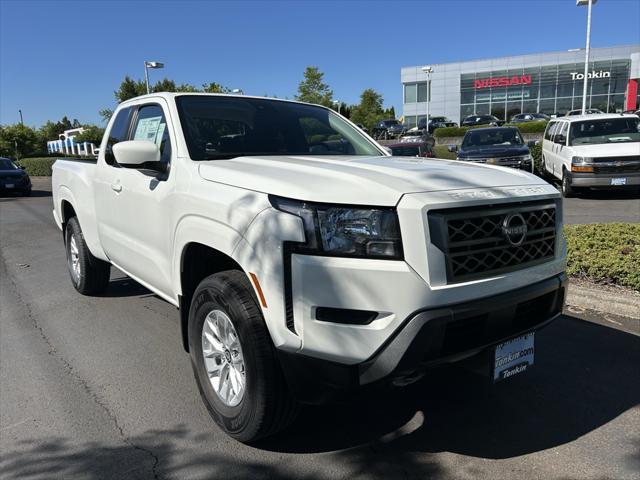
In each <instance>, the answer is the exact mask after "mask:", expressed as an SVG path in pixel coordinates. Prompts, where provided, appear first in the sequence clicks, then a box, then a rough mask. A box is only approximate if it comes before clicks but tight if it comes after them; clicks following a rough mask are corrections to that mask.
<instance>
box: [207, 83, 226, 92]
mask: <svg viewBox="0 0 640 480" xmlns="http://www.w3.org/2000/svg"><path fill="white" fill-rule="evenodd" d="M202 91H203V92H204V93H229V92H231V90H230V89H228V88H227V87H224V86H222V85H220V84H219V83H216V82H211V83H203V84H202Z"/></svg>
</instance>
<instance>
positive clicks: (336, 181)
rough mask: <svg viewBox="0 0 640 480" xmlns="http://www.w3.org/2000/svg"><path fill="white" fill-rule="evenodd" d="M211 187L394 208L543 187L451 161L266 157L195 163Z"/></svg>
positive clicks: (508, 172)
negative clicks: (426, 197) (470, 192)
mask: <svg viewBox="0 0 640 480" xmlns="http://www.w3.org/2000/svg"><path fill="white" fill-rule="evenodd" d="M198 168H199V173H200V176H201V177H202V178H203V179H205V180H208V181H211V182H219V183H224V184H227V185H233V186H236V187H240V188H245V189H248V190H254V191H258V192H264V193H269V194H273V195H278V196H283V197H288V198H295V199H298V200H307V201H312V202H330V203H345V204H360V205H379V206H391V205H395V204H396V203H397V202H398V201H399V200H400V198H401V197H402V195H403V194H406V193H416V192H437V191H445V190H458V189H479V188H482V189H484V188H488V187H506V186H521V185H540V184H543V185H544V184H545V182H544V181H543V180H542V179H540V178H538V177H536V176H534V175H531V174H529V173H526V172H523V171H520V170H514V169H510V168H503V167H495V166H490V165H484V164H473V163H465V162H458V161H455V160H441V159H422V158H410V157H382V156H380V157H365V156H354V157H345V156H267V157H237V158H234V159H231V160H211V161H202V162H199V167H198Z"/></svg>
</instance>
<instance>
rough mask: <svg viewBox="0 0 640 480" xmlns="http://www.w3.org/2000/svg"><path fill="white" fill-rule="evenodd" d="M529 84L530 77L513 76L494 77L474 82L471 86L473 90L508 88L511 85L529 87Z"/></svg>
mask: <svg viewBox="0 0 640 480" xmlns="http://www.w3.org/2000/svg"><path fill="white" fill-rule="evenodd" d="M531 83H532V79H531V75H520V76H517V75H515V76H513V77H496V78H483V79H481V80H474V81H473V86H474V87H475V88H487V87H510V86H512V85H531Z"/></svg>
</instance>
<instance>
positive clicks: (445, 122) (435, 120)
mask: <svg viewBox="0 0 640 480" xmlns="http://www.w3.org/2000/svg"><path fill="white" fill-rule="evenodd" d="M425 124H426V119H424V118H421V119H420V121H419V122H418V130H424V127H425ZM457 126H458V124H457V123H456V122H452V121H451V120H449V119H448V118H447V117H431V118H430V119H429V133H433V132H434V131H435V129H436V128H444V127H457Z"/></svg>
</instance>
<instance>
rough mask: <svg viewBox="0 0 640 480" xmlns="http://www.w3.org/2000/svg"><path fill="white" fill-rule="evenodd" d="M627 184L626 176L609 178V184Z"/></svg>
mask: <svg viewBox="0 0 640 480" xmlns="http://www.w3.org/2000/svg"><path fill="white" fill-rule="evenodd" d="M626 184H627V179H626V178H612V179H611V185H626Z"/></svg>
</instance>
